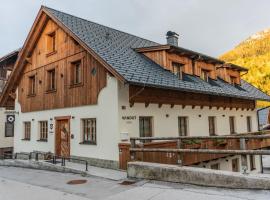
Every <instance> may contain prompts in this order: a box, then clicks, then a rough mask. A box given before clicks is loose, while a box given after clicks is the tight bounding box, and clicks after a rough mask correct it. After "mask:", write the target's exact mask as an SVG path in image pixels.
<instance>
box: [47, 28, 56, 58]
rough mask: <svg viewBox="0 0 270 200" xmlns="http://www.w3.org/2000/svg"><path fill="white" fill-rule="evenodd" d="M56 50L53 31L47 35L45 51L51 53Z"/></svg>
mask: <svg viewBox="0 0 270 200" xmlns="http://www.w3.org/2000/svg"><path fill="white" fill-rule="evenodd" d="M55 51H56V33H55V31H53V32H51V33H49V34H48V35H47V53H48V54H50V53H53V52H55Z"/></svg>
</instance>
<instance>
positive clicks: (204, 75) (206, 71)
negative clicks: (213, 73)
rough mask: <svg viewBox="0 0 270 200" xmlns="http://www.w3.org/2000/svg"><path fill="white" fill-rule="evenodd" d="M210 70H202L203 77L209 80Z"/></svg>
mask: <svg viewBox="0 0 270 200" xmlns="http://www.w3.org/2000/svg"><path fill="white" fill-rule="evenodd" d="M209 75H210V72H209V71H208V70H204V69H202V70H201V79H202V80H204V81H206V82H208V79H209Z"/></svg>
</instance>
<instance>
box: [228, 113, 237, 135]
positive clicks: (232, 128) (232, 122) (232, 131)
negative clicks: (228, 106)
mask: <svg viewBox="0 0 270 200" xmlns="http://www.w3.org/2000/svg"><path fill="white" fill-rule="evenodd" d="M229 124H230V134H235V133H236V130H235V117H234V116H230V117H229Z"/></svg>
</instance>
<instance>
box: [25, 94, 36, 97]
mask: <svg viewBox="0 0 270 200" xmlns="http://www.w3.org/2000/svg"><path fill="white" fill-rule="evenodd" d="M35 96H36V94H28V95H27V97H35Z"/></svg>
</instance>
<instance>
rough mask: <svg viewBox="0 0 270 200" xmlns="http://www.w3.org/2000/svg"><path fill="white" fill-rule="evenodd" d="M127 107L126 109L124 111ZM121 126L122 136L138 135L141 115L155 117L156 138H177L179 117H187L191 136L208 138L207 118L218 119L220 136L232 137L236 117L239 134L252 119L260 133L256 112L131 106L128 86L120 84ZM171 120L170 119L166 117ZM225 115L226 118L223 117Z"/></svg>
mask: <svg viewBox="0 0 270 200" xmlns="http://www.w3.org/2000/svg"><path fill="white" fill-rule="evenodd" d="M122 106H125V109H122ZM119 114H120V115H119V123H120V125H119V127H120V133H128V136H129V137H138V136H139V116H151V117H153V136H155V137H159V136H178V117H179V116H187V117H188V124H189V127H188V129H189V130H188V134H189V135H190V136H209V127H208V117H209V116H215V117H216V132H217V134H218V135H228V134H230V126H229V116H235V127H236V132H237V133H245V132H247V121H246V117H247V116H251V119H252V131H257V130H258V124H257V113H256V110H254V111H251V110H249V111H247V110H241V109H238V110H236V109H232V110H230V109H229V108H227V109H226V110H223V108H220V109H219V110H217V108H216V107H213V108H212V109H209V107H206V106H205V107H203V109H201V108H200V107H198V106H197V107H195V108H194V109H192V107H191V106H186V107H185V108H184V109H183V108H182V106H177V105H175V106H174V107H173V108H171V106H170V105H162V107H161V108H159V107H158V104H150V105H149V106H148V107H147V108H146V107H145V104H142V103H135V104H134V105H133V107H130V106H129V102H128V86H127V85H126V86H124V85H119ZM166 115H167V116H168V117H167V116H166ZM223 115H224V116H223ZM125 116H135V117H136V118H135V119H133V120H124V119H123V117H125Z"/></svg>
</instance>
